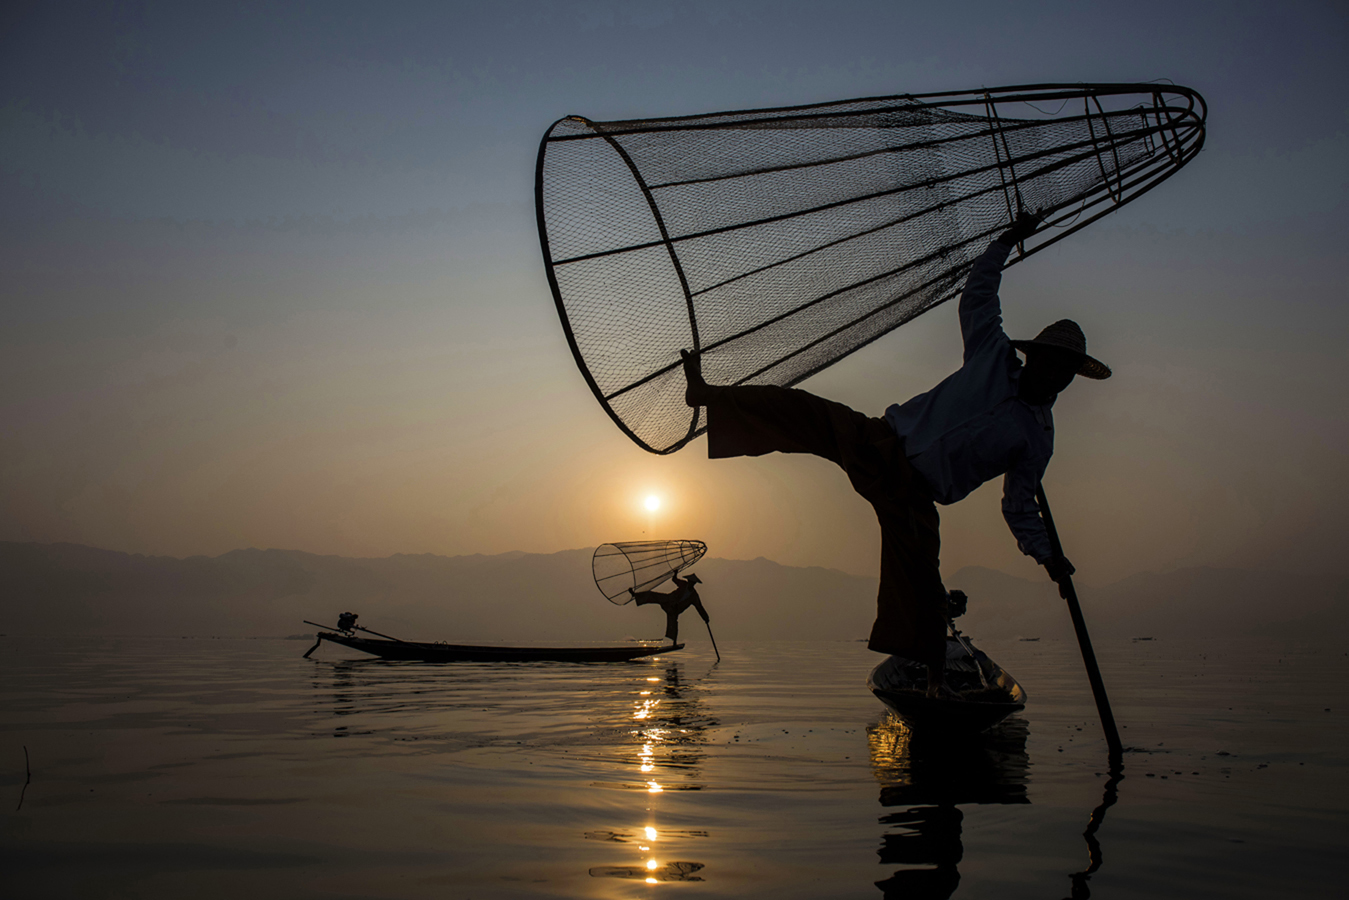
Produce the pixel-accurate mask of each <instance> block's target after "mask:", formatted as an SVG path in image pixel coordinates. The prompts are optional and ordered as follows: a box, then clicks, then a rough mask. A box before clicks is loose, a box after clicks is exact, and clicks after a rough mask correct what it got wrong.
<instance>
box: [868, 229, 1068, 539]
mask: <svg viewBox="0 0 1349 900" xmlns="http://www.w3.org/2000/svg"><path fill="white" fill-rule="evenodd" d="M1011 252H1012V248H1011V247H1009V246H1007V245H1006V244H1001V243H998V242H994V243H992V244H989V246H988V249H987V250H985V251H984V253H983V255H981V256H980V257H979V258H978V259H977V260H975V263H974V269H973V270H972V271H971V272H970V276H969V278H968V279H967V280H966V281H965V290H964V292H963V293H962V294H961V295H960V333H961V336H962V337H963V338H964V341H965V359H964V362H963V364H962V365H961V367H960V368H959V369H958V370H957V371H956V372H954V373H952V374H951V375H950V376H948V377H947V378H946V379H945V380H944V381H942V383H941V384H939V385H937V386H936V387H934V388H933V389H932V390H930V391H928V392H927V393H925V394H919V395H918V396H917V397H914V398H913V399H911V400H909V401H907V402H905V403H896V404H894V405H893V406H891V407H890V408H889V409H887V410H886V411H885V419H886V421H887V422H889V423H890V427H891V428H893V429H894V430H895V432H896V433H897V434H899V435H900V436H901V437H903V438H904V448H905V450H904V452H905V453H906V455H907V456H908V457H909V461H910V462H911V463H912V464H913V467H914V468H915V469H917V470H918V472H919V474H921V475H922V476H923V478H924V479H926V480H927V483H928V485H929V486H930V487H931V488H932V495H933V498H934V499H935V500H936V501H937V502H938V503H942V504H950V503H955V502H956V501H957V500H962V499H964V498H965V497H966V496H967V495H968V494H969V493H970V492H971V491H973V490H974V489H975V488H977V487H978V486H979V485H981V484H983V483H984V482H986V481H989V480H991V479H993V478H995V477H997V476H998V475H1002V476H1003V482H1002V515H1003V518H1004V519H1006V520H1007V526H1008V527H1009V528H1011V530H1012V534H1013V535H1014V536H1015V537H1016V542H1017V546H1018V547H1019V548H1021V552H1022V553H1025V554H1026V555H1027V556H1031V557H1034V559H1035V561H1036V562H1040V563H1043V562H1045V561H1046V560H1048V559H1049V557H1050V556H1051V552H1050V548H1049V535H1048V534H1047V533H1046V531H1045V525H1044V520H1042V519H1041V518H1040V506H1039V504H1038V503H1036V501H1035V492H1036V488H1038V487H1039V485H1040V479H1041V478H1042V477H1043V476H1044V473H1045V467H1046V466H1048V465H1049V458H1050V457H1051V456H1052V455H1053V454H1054V418H1053V416H1052V415H1051V413H1050V405H1045V406H1035V405H1032V404H1029V403H1027V402H1026V401H1024V400H1022V399H1021V398H1020V397H1018V396H1017V385H1018V384H1019V382H1020V379H1021V361H1020V360H1019V359H1017V356H1016V351H1015V350H1014V349H1013V348H1012V343H1011V340H1010V339H1009V338H1008V337H1007V334H1006V332H1004V331H1003V330H1002V308H1001V306H1000V304H999V301H998V285H999V284H1000V283H1001V281H1002V266H1003V263H1005V262H1006V261H1007V254H1009V253H1011Z"/></svg>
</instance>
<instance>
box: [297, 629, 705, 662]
mask: <svg viewBox="0 0 1349 900" xmlns="http://www.w3.org/2000/svg"><path fill="white" fill-rule="evenodd" d="M317 637H318V642H317V643H316V644H314V646H312V647H310V648H309V651H308V652H307V653H305V657H306V658H308V656H309V654H310V653H313V652H314V651H315V650H317V649H318V648H319V644H322V643H323V642H324V641H331V642H332V643H334V644H341V645H342V646H343V647H350V648H351V649H353V650H360V651H362V652H364V653H370V654H373V655H374V656H378V657H380V658H381V659H399V660H416V661H420V662H436V663H440V662H578V663H588V662H624V661H626V660H630V659H640V658H641V657H643V656H656V655H658V654H661V653H670V652H672V651H674V650H682V649H684V645H683V644H675V645H673V646H652V645H651V644H635V645H631V646H627V647H494V646H491V645H476V644H443V643H440V642H423V641H399V640H393V639H389V640H384V639H371V638H364V637H357V636H356V635H354V634H343V633H341V632H336V631H320V632H319V633H318V635H317Z"/></svg>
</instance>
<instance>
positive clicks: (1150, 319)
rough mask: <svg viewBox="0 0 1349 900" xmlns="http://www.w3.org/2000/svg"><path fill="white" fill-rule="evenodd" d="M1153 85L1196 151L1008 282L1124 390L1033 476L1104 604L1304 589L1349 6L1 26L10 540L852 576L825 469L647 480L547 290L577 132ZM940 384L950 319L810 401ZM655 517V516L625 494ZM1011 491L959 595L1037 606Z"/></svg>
mask: <svg viewBox="0 0 1349 900" xmlns="http://www.w3.org/2000/svg"><path fill="white" fill-rule="evenodd" d="M1160 78H1166V79H1171V80H1173V81H1175V82H1178V83H1180V84H1185V85H1189V86H1191V87H1194V88H1196V89H1198V90H1199V91H1201V92H1202V93H1203V94H1204V95H1205V97H1206V99H1207V100H1208V104H1209V135H1208V144H1207V149H1206V150H1205V151H1204V152H1203V153H1202V154H1201V155H1200V156H1199V158H1198V159H1196V160H1195V161H1194V162H1193V163H1192V164H1191V165H1190V166H1189V167H1188V168H1186V169H1185V170H1183V171H1182V172H1181V173H1180V174H1179V175H1177V176H1176V177H1175V178H1174V179H1172V180H1171V181H1169V182H1167V183H1166V184H1164V185H1163V186H1162V187H1160V188H1159V189H1157V190H1156V191H1154V192H1152V193H1150V194H1148V195H1146V196H1145V197H1143V198H1142V199H1140V200H1138V201H1137V202H1135V203H1133V204H1132V205H1130V206H1128V207H1127V208H1126V209H1124V210H1123V211H1121V212H1119V213H1117V214H1114V215H1112V216H1110V217H1108V218H1107V219H1105V220H1103V221H1102V222H1099V223H1097V224H1095V225H1093V226H1091V227H1090V228H1089V229H1087V230H1085V231H1084V232H1082V233H1080V234H1078V235H1076V236H1074V237H1073V238H1072V239H1070V240H1067V241H1064V242H1062V243H1061V244H1059V245H1058V246H1057V247H1056V248H1054V249H1053V250H1050V251H1046V252H1044V253H1042V254H1039V255H1037V256H1036V257H1035V258H1034V259H1033V260H1030V261H1028V262H1027V263H1026V264H1025V265H1022V266H1017V267H1016V268H1015V269H1013V270H1012V271H1011V272H1009V274H1008V276H1007V278H1006V280H1005V281H1004V288H1003V302H1004V308H1005V317H1006V321H1007V327H1008V330H1009V332H1011V333H1012V334H1013V335H1014V336H1031V335H1032V334H1034V333H1035V331H1037V330H1038V329H1039V328H1040V327H1041V326H1042V325H1043V324H1044V323H1046V322H1048V321H1052V320H1054V319H1057V318H1060V317H1063V316H1071V317H1073V318H1076V319H1077V320H1078V321H1080V322H1081V323H1082V324H1083V327H1084V328H1085V329H1086V332H1087V335H1088V339H1089V343H1090V348H1091V350H1092V352H1093V353H1094V354H1095V355H1097V356H1098V357H1100V358H1101V359H1104V360H1105V361H1107V362H1108V363H1110V364H1111V365H1112V366H1113V367H1114V370H1115V377H1114V378H1113V379H1111V380H1110V381H1108V382H1104V383H1079V384H1075V385H1074V386H1073V387H1072V388H1071V389H1070V390H1069V391H1068V392H1067V393H1066V394H1065V395H1064V396H1063V398H1061V400H1060V402H1059V405H1058V407H1057V423H1058V434H1057V453H1056V456H1055V459H1054V462H1053V464H1052V465H1051V467H1050V470H1049V474H1048V476H1047V478H1046V488H1047V490H1048V492H1049V495H1050V497H1051V499H1052V500H1053V502H1054V506H1055V512H1056V518H1057V519H1059V520H1060V521H1059V524H1060V529H1061V530H1062V531H1063V532H1064V539H1065V544H1066V548H1067V552H1068V554H1069V556H1071V557H1072V558H1073V559H1074V561H1075V562H1076V563H1077V565H1078V568H1079V570H1080V571H1081V577H1082V578H1083V579H1084V580H1085V581H1088V582H1095V583H1105V582H1109V581H1112V580H1115V579H1117V578H1120V577H1123V576H1125V575H1129V574H1132V573H1134V572H1138V571H1145V570H1152V571H1165V570H1167V569H1171V568H1175V567H1178V566H1187V565H1200V564H1205V565H1235V566H1242V567H1256V568H1274V569H1286V570H1302V571H1314V572H1330V571H1333V570H1334V569H1335V568H1337V567H1338V564H1339V557H1340V555H1341V554H1342V548H1343V547H1344V545H1345V544H1346V537H1349V515H1347V514H1346V512H1345V509H1346V504H1347V503H1349V473H1346V471H1345V469H1346V466H1345V461H1346V447H1349V441H1347V440H1346V439H1347V438H1349V416H1347V415H1346V412H1347V411H1349V403H1347V402H1346V401H1349V396H1347V395H1349V389H1346V384H1349V363H1347V362H1346V351H1347V350H1349V340H1347V338H1349V304H1347V303H1346V299H1349V298H1347V297H1346V294H1347V293H1349V290H1347V289H1346V282H1345V265H1346V264H1345V259H1346V243H1347V242H1346V238H1349V228H1347V227H1346V224H1345V219H1346V214H1347V213H1349V203H1346V200H1347V199H1349V99H1346V97H1347V95H1346V92H1345V88H1346V87H1349V6H1346V5H1345V4H1344V3H1343V2H1324V3H1304V2H1280V3H1242V2H1232V0H1228V2H1215V3H1187V2H1183V0H1182V2H1174V0H1172V2H1164V3H1160V2H1134V3H1130V4H1122V3H1118V2H1114V3H1033V4H1028V3H987V2H982V3H958V2H943V3H905V2H893V0H892V2H870V3H849V2H828V3H824V2H816V3H793V2H772V3H759V2H743V3H741V2H726V0H719V2H711V3H703V2H677V3H675V2H671V3H663V2H616V3H609V2H572V3H567V2H560V3H538V4H535V3H516V2H502V0H496V2H491V3H458V4H447V3H426V4H414V3H395V4H376V3H363V4H357V3H335V2H323V3H291V4H285V3H281V4H275V3H272V4H250V3H228V4H210V5H207V4H191V3H183V2H173V3H126V4H113V3H93V4H84V3H34V4H24V3H17V4H16V3H10V4H6V5H5V9H4V11H3V12H0V234H2V235H3V238H2V239H0V316H2V318H0V540H22V541H42V542H48V541H74V542H80V543H88V544H93V545H96V546H100V547H107V548H112V549H117V550H126V551H132V552H139V553H153V554H169V555H177V556H183V555H189V554H212V555H214V554H218V553H222V552H225V551H228V550H231V549H234V548H238V547H248V546H253V547H282V548H294V549H301V550H308V551H313V552H317V553H338V554H345V555H362V556H380V555H387V554H390V553H397V552H433V553H443V554H461V553H476V552H481V553H498V552H503V551H507V550H527V551H536V552H551V551H554V550H560V549H564V548H573V547H583V546H588V545H593V544H596V543H600V542H604V541H610V540H625V539H633V538H635V537H639V536H640V535H642V534H643V533H644V532H646V533H653V534H655V535H656V536H669V537H697V538H702V539H704V540H706V541H707V542H708V544H709V546H710V550H711V553H712V554H713V555H716V556H726V557H740V558H748V557H755V556H759V555H763V556H767V557H770V558H773V559H776V560H778V561H780V562H783V563H787V564H793V565H824V566H832V567H836V568H841V569H844V570H847V571H850V572H856V573H859V574H865V575H872V574H874V573H875V570H876V559H877V549H878V548H877V544H878V540H879V538H878V534H877V530H876V526H875V524H874V519H873V517H872V515H871V512H870V510H869V508H868V507H867V506H866V504H865V503H864V502H863V501H861V500H860V499H858V498H856V497H854V496H853V495H852V494H851V492H850V490H849V488H848V486H847V482H846V480H845V479H844V477H843V476H842V474H841V473H840V472H839V471H838V470H836V469H835V468H834V467H832V466H831V465H829V464H828V463H824V462H822V461H818V460H813V459H800V458H786V457H773V458H767V459H760V460H736V461H716V462H709V461H708V460H707V459H706V458H705V457H706V444H705V441H704V440H699V441H698V442H696V443H695V444H693V445H692V446H691V447H689V448H687V449H685V450H684V451H682V452H680V453H678V454H676V455H674V456H672V457H656V456H652V455H650V454H647V453H644V452H643V451H641V450H639V449H638V448H637V447H636V446H635V445H633V444H632V443H631V442H629V441H628V440H627V439H626V438H625V437H623V436H622V434H621V433H620V432H619V431H618V430H617V429H616V428H615V427H614V426H613V424H612V423H611V422H610V420H609V419H608V417H607V416H606V415H605V414H604V413H603V412H602V410H601V409H600V408H599V406H598V404H596V403H595V401H594V399H593V398H592V397H591V395H590V393H589V391H588V390H587V388H586V386H585V384H584V382H583V380H582V378H581V376H580V374H579V373H578V372H577V370H576V367H575V365H574V363H573V361H572V359H571V355H570V352H569V351H568V349H567V346H566V343H565V340H564V338H563V336H562V333H561V329H560V328H559V325H558V322H557V316H556V313H555V312H554V308H553V302H552V299H551V296H550V295H549V292H548V287H547V283H546V280H545V275H544V271H543V266H542V263H541V258H540V253H539V248H538V243H537V233H536V231H535V224H534V210H533V193H532V191H533V177H534V159H535V154H536V152H537V147H538V141H539V138H540V137H541V136H542V134H543V132H544V131H545V129H547V127H548V126H549V125H550V124H551V123H552V122H553V121H554V120H555V119H557V118H559V117H560V116H563V115H566V114H569V113H577V114H582V115H585V116H588V117H590V118H593V119H599V120H604V119H614V118H625V117H638V116H658V115H679V114H690V113H698V112H707V111H713V110H722V109H737V108H746V107H761V106H775V105H788V104H799V103H809V102H816V101H826V100H836V99H843V98H849V97H860V96H871V95H882V94H894V93H907V92H922V91H934V90H957V89H970V88H977V87H979V86H997V85H1006V84H1018V83H1031V82H1043V81H1068V82H1077V81H1145V80H1150V79H1160ZM959 360H960V341H959V331H958V326H957V324H956V319H955V308H954V305H953V304H948V305H946V306H943V307H941V308H939V309H937V310H935V311H933V312H931V313H929V314H927V315H925V316H923V317H921V318H920V319H919V320H917V321H915V322H913V323H911V324H910V325H907V326H905V327H904V328H902V329H900V330H899V331H897V332H895V333H893V334H891V335H889V336H888V337H886V338H883V339H882V340H880V341H877V342H876V343H874V344H873V345H871V346H870V347H868V348H866V349H865V350H863V351H862V352H860V353H858V354H855V355H854V356H852V357H849V358H848V359H846V360H844V361H843V362H841V363H839V364H837V365H835V366H834V367H833V368H832V369H830V370H829V371H827V372H825V373H823V374H821V375H819V376H817V377H815V378H813V379H811V380H810V381H809V382H807V383H806V384H805V385H804V386H805V387H807V388H809V389H812V390H815V391H817V392H819V393H822V394H824V395H826V396H829V397H832V398H835V399H838V400H842V401H844V402H847V403H850V404H852V405H854V406H856V407H857V408H859V409H862V410H864V411H867V412H869V413H872V414H875V415H879V414H880V413H881V411H882V410H883V409H884V407H885V406H886V405H887V404H889V403H891V402H895V401H898V400H903V399H905V398H907V397H909V396H910V395H912V394H914V393H917V392H919V391H922V390H925V389H927V388H928V387H930V386H931V385H932V384H934V383H936V382H937V381H938V380H940V379H941V378H942V377H944V376H945V375H946V374H948V373H949V372H950V371H951V370H952V369H954V368H955V367H956V366H957V365H958V364H959ZM653 492H654V493H657V494H660V495H661V496H662V497H663V498H664V499H665V505H664V507H663V508H662V510H661V511H660V512H658V513H656V514H654V515H652V514H648V513H647V511H646V510H645V509H644V508H643V507H642V506H641V500H642V499H643V498H644V497H645V496H646V495H647V494H649V493H653ZM998 495H999V486H998V485H997V484H993V485H989V486H985V488H983V489H981V490H980V491H978V492H976V493H975V494H974V495H973V496H971V497H970V498H968V499H967V500H965V501H963V502H962V503H960V504H957V505H956V506H954V507H948V508H944V509H943V520H944V529H943V533H944V547H943V567H944V569H945V570H946V571H947V572H948V573H949V572H952V571H954V570H955V569H958V568H959V567H961V566H963V565H968V564H982V565H988V566H992V567H995V568H1000V569H1003V570H1004V571H1008V572H1011V573H1013V574H1020V575H1025V576H1028V577H1030V576H1033V575H1034V566H1033V564H1032V563H1030V562H1029V561H1028V560H1026V559H1025V558H1023V557H1021V556H1020V554H1019V553H1018V552H1017V550H1016V548H1015V545H1014V542H1013V540H1012V538H1011V536H1010V535H1009V534H1008V532H1007V531H1006V528H1005V526H1004V525H1003V524H1002V521H1001V517H1000V515H999V511H998V499H999V497H998Z"/></svg>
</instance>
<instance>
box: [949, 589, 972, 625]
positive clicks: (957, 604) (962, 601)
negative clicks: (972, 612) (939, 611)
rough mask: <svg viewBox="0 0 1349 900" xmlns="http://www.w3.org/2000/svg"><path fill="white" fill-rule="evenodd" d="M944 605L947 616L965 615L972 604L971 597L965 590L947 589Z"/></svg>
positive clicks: (954, 617)
mask: <svg viewBox="0 0 1349 900" xmlns="http://www.w3.org/2000/svg"><path fill="white" fill-rule="evenodd" d="M944 605H945V610H946V618H948V619H958V618H960V617H961V616H963V615H965V611H966V610H967V609H968V608H969V605H970V598H969V597H967V596H966V595H965V592H964V591H947V592H946V602H945V604H944Z"/></svg>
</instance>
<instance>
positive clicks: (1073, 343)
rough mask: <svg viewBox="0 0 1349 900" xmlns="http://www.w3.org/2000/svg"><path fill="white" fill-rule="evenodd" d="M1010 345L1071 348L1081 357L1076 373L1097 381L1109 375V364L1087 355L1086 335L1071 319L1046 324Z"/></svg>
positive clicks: (1021, 348)
mask: <svg viewBox="0 0 1349 900" xmlns="http://www.w3.org/2000/svg"><path fill="white" fill-rule="evenodd" d="M1012 346H1013V347H1015V348H1016V349H1018V350H1023V351H1024V350H1026V349H1027V348H1029V347H1057V348H1058V349H1060V350H1071V351H1072V352H1073V353H1076V354H1077V355H1078V356H1080V357H1082V368H1080V369H1078V370H1077V374H1079V375H1082V376H1085V377H1087V378H1095V379H1096V380H1097V381H1101V380H1103V379H1106V378H1109V377H1110V367H1109V366H1107V365H1106V364H1105V363H1103V362H1101V361H1100V360H1099V359H1096V358H1094V357H1091V356H1088V355H1087V336H1086V335H1085V334H1083V333H1082V329H1081V328H1079V327H1078V324H1077V323H1076V322H1074V321H1073V320H1072V319H1059V320H1058V321H1057V322H1055V323H1054V324H1053V325H1046V326H1045V327H1044V330H1043V331H1041V332H1040V333H1039V334H1037V335H1036V336H1035V337H1034V338H1032V339H1031V340H1029V341H1012Z"/></svg>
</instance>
